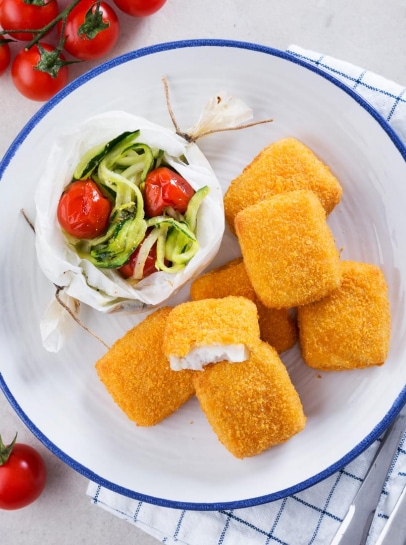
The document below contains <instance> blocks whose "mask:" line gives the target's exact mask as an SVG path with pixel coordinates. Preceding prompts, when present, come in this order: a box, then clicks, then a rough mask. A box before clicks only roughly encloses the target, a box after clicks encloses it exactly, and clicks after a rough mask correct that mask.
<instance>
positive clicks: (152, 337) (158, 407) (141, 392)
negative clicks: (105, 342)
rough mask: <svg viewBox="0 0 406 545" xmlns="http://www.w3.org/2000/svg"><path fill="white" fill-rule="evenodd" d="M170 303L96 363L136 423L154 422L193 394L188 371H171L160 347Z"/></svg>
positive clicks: (132, 330)
mask: <svg viewBox="0 0 406 545" xmlns="http://www.w3.org/2000/svg"><path fill="white" fill-rule="evenodd" d="M171 310H172V309H171V308H170V307H164V308H162V309H159V310H157V311H156V312H154V313H153V314H150V315H149V316H148V317H147V318H146V319H145V320H144V321H143V322H141V323H140V324H139V325H137V326H136V327H134V328H133V329H131V330H130V331H128V332H127V333H126V334H125V335H124V337H122V338H121V339H119V340H118V341H116V342H115V343H114V345H113V346H112V347H111V348H110V350H109V351H108V352H107V354H105V355H104V356H103V357H102V358H101V359H100V360H99V361H98V362H97V363H96V369H97V372H98V374H99V377H100V380H101V381H102V382H103V383H104V385H105V386H106V388H107V390H108V392H109V393H110V395H111V396H112V397H113V399H114V401H115V402H116V403H117V405H118V406H119V407H120V408H121V409H122V410H123V411H124V412H125V413H126V415H127V416H128V418H130V419H131V420H134V421H135V422H136V423H137V425H139V426H154V425H155V424H157V423H158V422H160V421H161V420H163V419H164V418H166V417H167V416H169V415H170V414H172V413H173V412H174V411H176V410H177V409H178V408H179V407H180V406H181V405H182V404H183V403H185V401H187V400H188V399H189V398H190V397H191V396H192V395H193V394H194V386H193V379H192V372H191V371H172V369H171V368H170V367H169V362H168V360H167V358H166V357H165V356H164V354H163V351H162V341H163V336H164V330H165V325H166V321H167V318H168V315H169V313H170V312H171Z"/></svg>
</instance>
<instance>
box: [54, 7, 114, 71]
mask: <svg viewBox="0 0 406 545" xmlns="http://www.w3.org/2000/svg"><path fill="white" fill-rule="evenodd" d="M92 6H93V7H92ZM96 6H97V2H96V1H95V0H82V1H81V2H80V3H79V4H78V5H77V6H76V7H75V8H73V10H72V11H71V12H70V14H69V15H68V18H67V20H66V26H65V36H67V39H66V42H65V45H64V49H66V51H68V53H70V54H71V55H73V56H74V57H76V58H78V59H82V60H84V61H90V60H95V59H100V58H101V57H104V56H105V55H107V53H108V52H109V51H110V50H111V49H112V48H113V47H114V45H115V44H116V42H117V39H118V35H119V29H120V23H119V20H118V17H117V15H116V12H115V11H114V10H113V8H111V7H110V6H109V5H108V4H106V3H105V2H101V3H100V11H101V13H102V19H103V26H104V25H108V26H107V27H106V28H103V29H102V30H99V31H98V32H97V33H96V34H95V35H94V37H91V36H93V34H92V30H93V28H92V25H93V23H92V21H89V22H88V23H86V24H85V17H86V14H87V12H88V11H89V10H90V8H91V9H92V12H93V13H94V12H95V10H96ZM84 24H85V26H82V25H84ZM86 25H87V27H86ZM81 27H82V28H81ZM80 28H81V31H80V32H79V29H80ZM86 28H87V30H86ZM58 32H59V34H61V32H62V22H59V23H58Z"/></svg>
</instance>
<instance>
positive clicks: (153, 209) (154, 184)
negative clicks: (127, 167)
mask: <svg viewBox="0 0 406 545" xmlns="http://www.w3.org/2000/svg"><path fill="white" fill-rule="evenodd" d="M194 194H195V191H194V189H193V188H192V186H191V185H190V184H189V182H187V181H186V180H185V179H184V178H182V176H180V175H179V174H177V173H176V172H174V171H173V170H171V169H169V168H167V167H160V168H157V169H155V170H151V172H150V173H149V174H148V175H147V178H146V180H145V188H144V202H145V212H146V215H147V216H148V217H150V218H152V217H154V216H161V215H162V213H163V211H164V208H165V207H167V206H171V207H172V208H174V209H175V210H177V211H178V212H180V213H181V214H184V213H185V212H186V209H187V206H188V204H189V201H190V199H191V198H192V197H193V195H194Z"/></svg>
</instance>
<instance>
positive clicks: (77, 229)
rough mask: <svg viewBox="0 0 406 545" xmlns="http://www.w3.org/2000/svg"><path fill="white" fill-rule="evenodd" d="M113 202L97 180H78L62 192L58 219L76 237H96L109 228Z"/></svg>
mask: <svg viewBox="0 0 406 545" xmlns="http://www.w3.org/2000/svg"><path fill="white" fill-rule="evenodd" d="M110 212H111V204H110V201H109V200H108V199H107V197H104V195H103V194H102V193H101V191H100V189H99V188H98V187H97V185H96V184H95V182H93V180H91V179H90V178H89V179H88V180H78V181H76V182H73V183H71V184H70V185H69V186H68V187H67V188H66V190H65V191H64V192H63V193H62V196H61V198H60V199H59V204H58V210H57V215H58V221H59V224H60V225H61V227H62V228H63V229H65V231H66V232H67V233H69V234H70V235H72V236H74V237H76V238H95V237H97V236H98V235H101V234H103V233H104V232H105V230H106V229H107V225H108V221H109V218H110Z"/></svg>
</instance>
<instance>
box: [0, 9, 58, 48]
mask: <svg viewBox="0 0 406 545" xmlns="http://www.w3.org/2000/svg"><path fill="white" fill-rule="evenodd" d="M57 15H58V3H57V1H56V0H50V1H49V2H47V3H46V4H45V5H44V6H36V5H35V4H28V3H27V4H26V3H25V2H24V0H2V2H1V9H0V24H1V26H2V27H3V28H4V29H5V30H30V29H33V30H34V29H35V30H41V29H42V28H43V27H44V26H45V25H47V24H48V23H50V22H51V21H52V20H53V19H55V17H56V16H57ZM10 36H11V37H12V38H14V39H16V40H24V41H31V40H32V39H33V37H34V36H33V34H32V33H30V32H16V33H14V32H13V33H12V34H10Z"/></svg>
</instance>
